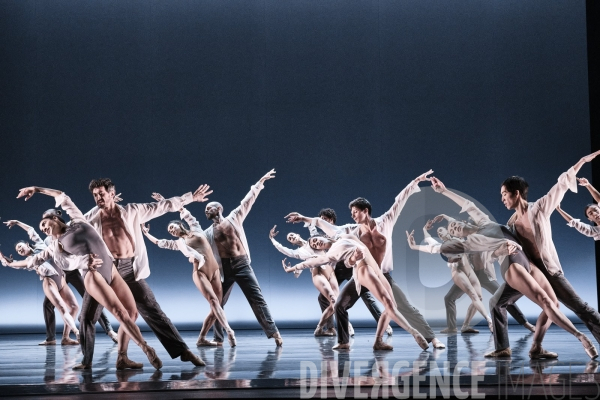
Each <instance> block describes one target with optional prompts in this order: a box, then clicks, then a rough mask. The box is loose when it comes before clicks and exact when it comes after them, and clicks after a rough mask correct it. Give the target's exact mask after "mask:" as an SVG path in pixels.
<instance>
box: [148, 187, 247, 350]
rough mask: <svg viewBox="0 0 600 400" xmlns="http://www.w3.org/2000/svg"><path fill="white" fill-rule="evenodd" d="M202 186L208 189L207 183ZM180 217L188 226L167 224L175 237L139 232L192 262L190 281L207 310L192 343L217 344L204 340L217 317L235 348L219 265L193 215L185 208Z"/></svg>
mask: <svg viewBox="0 0 600 400" xmlns="http://www.w3.org/2000/svg"><path fill="white" fill-rule="evenodd" d="M204 186H206V189H208V186H207V185H204ZM152 197H154V199H155V200H157V201H161V200H162V199H163V197H162V196H161V195H160V194H158V193H154V195H153V196H152ZM180 217H181V219H182V220H184V221H185V222H187V224H188V225H189V227H188V226H186V225H185V224H184V223H183V222H182V221H171V222H169V225H168V227H167V230H168V231H169V233H170V234H171V235H173V236H175V237H176V238H178V239H177V240H166V239H160V240H159V239H157V238H155V237H154V236H152V235H151V234H150V225H148V226H144V225H142V232H143V233H144V235H146V237H147V238H148V239H149V240H150V241H151V242H152V243H154V244H156V245H158V247H161V248H163V249H169V250H179V251H181V252H182V253H183V255H184V256H186V257H188V259H189V261H190V263H192V264H193V271H192V280H193V281H194V284H195V285H196V287H197V288H198V290H199V291H200V293H202V295H203V296H204V298H205V299H206V300H207V301H208V305H209V306H210V312H209V313H208V315H207V316H206V318H205V319H204V323H203V324H202V329H201V330H200V335H199V337H198V341H197V342H196V345H197V346H217V345H218V344H219V343H217V342H214V341H209V340H207V339H206V335H207V334H208V331H209V330H210V328H211V326H212V325H213V324H214V323H215V320H218V321H219V323H220V324H221V325H222V326H223V327H224V328H225V330H226V331H227V339H228V340H229V345H230V346H231V347H235V346H236V340H235V333H234V332H233V329H231V327H230V326H229V323H228V322H227V317H226V316H225V310H223V308H222V307H221V300H222V296H223V288H222V287H221V272H220V271H219V264H218V263H217V260H216V259H215V256H214V255H213V253H212V250H211V246H210V243H209V242H208V239H207V238H206V234H205V233H204V231H203V230H202V228H201V227H200V224H199V223H198V221H197V220H196V218H194V216H192V214H190V212H189V211H188V210H187V209H185V208H182V209H181V214H180Z"/></svg>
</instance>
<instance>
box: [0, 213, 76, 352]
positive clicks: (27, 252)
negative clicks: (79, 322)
mask: <svg viewBox="0 0 600 400" xmlns="http://www.w3.org/2000/svg"><path fill="white" fill-rule="evenodd" d="M5 224H6V225H8V226H9V227H11V226H14V225H17V226H18V227H20V228H23V229H24V230H25V231H27V234H28V235H29V239H30V240H31V241H32V242H33V247H32V246H31V243H29V242H26V241H24V240H21V241H19V242H18V243H17V244H16V245H15V250H16V251H17V254H19V255H20V256H21V257H27V258H26V259H25V260H20V261H12V260H9V259H7V258H6V257H4V255H3V254H2V253H0V258H1V262H2V265H4V266H5V267H11V268H15V269H26V270H35V272H36V273H37V274H38V275H39V276H40V280H41V281H42V288H43V289H44V294H45V295H46V298H45V300H44V301H46V300H48V301H50V302H51V303H52V308H53V309H52V312H53V313H54V307H56V309H57V310H58V312H59V313H60V316H61V317H62V319H63V322H64V328H63V337H62V340H61V342H60V344H61V345H63V346H68V345H77V344H79V341H78V340H73V339H71V338H70V337H69V334H70V333H71V331H73V333H75V335H76V336H77V338H78V339H79V329H77V326H76V325H75V319H76V318H77V313H78V312H79V305H78V304H77V299H75V296H74V295H73V292H72V291H71V289H70V288H69V286H68V285H67V282H66V281H65V274H64V271H63V270H62V269H60V268H58V267H57V266H56V264H55V263H54V261H53V260H52V259H49V260H47V261H46V262H44V263H43V264H41V265H35V266H30V265H29V261H30V260H29V259H30V257H32V256H33V255H35V254H38V253H40V252H42V251H43V250H44V249H46V247H47V246H46V244H45V243H44V241H43V240H42V239H41V238H40V236H39V235H38V234H37V232H36V231H35V229H33V228H32V227H31V226H29V225H26V224H24V223H22V222H20V221H16V220H10V221H7V222H5ZM47 330H48V329H47V327H46V331H47ZM48 342H49V341H48V339H47V338H46V340H45V341H43V342H42V343H40V344H41V345H44V346H45V345H49V344H56V341H54V343H48Z"/></svg>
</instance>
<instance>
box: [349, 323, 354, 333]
mask: <svg viewBox="0 0 600 400" xmlns="http://www.w3.org/2000/svg"><path fill="white" fill-rule="evenodd" d="M348 335H349V336H350V337H354V327H353V326H352V324H351V323H350V322H348Z"/></svg>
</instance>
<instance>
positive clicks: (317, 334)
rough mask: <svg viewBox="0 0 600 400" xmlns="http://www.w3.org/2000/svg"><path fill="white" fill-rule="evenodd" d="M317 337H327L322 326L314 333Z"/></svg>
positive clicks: (318, 326)
mask: <svg viewBox="0 0 600 400" xmlns="http://www.w3.org/2000/svg"><path fill="white" fill-rule="evenodd" d="M314 335H315V336H325V332H324V331H323V327H322V326H321V325H317V327H316V328H315V332H314Z"/></svg>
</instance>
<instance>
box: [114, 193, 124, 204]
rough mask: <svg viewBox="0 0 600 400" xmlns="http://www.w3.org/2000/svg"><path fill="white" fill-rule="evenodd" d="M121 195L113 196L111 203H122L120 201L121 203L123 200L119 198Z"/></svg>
mask: <svg viewBox="0 0 600 400" xmlns="http://www.w3.org/2000/svg"><path fill="white" fill-rule="evenodd" d="M121 194H122V193H119V194H115V197H114V198H113V201H114V202H115V203H120V202H122V201H123V198H122V197H121Z"/></svg>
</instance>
